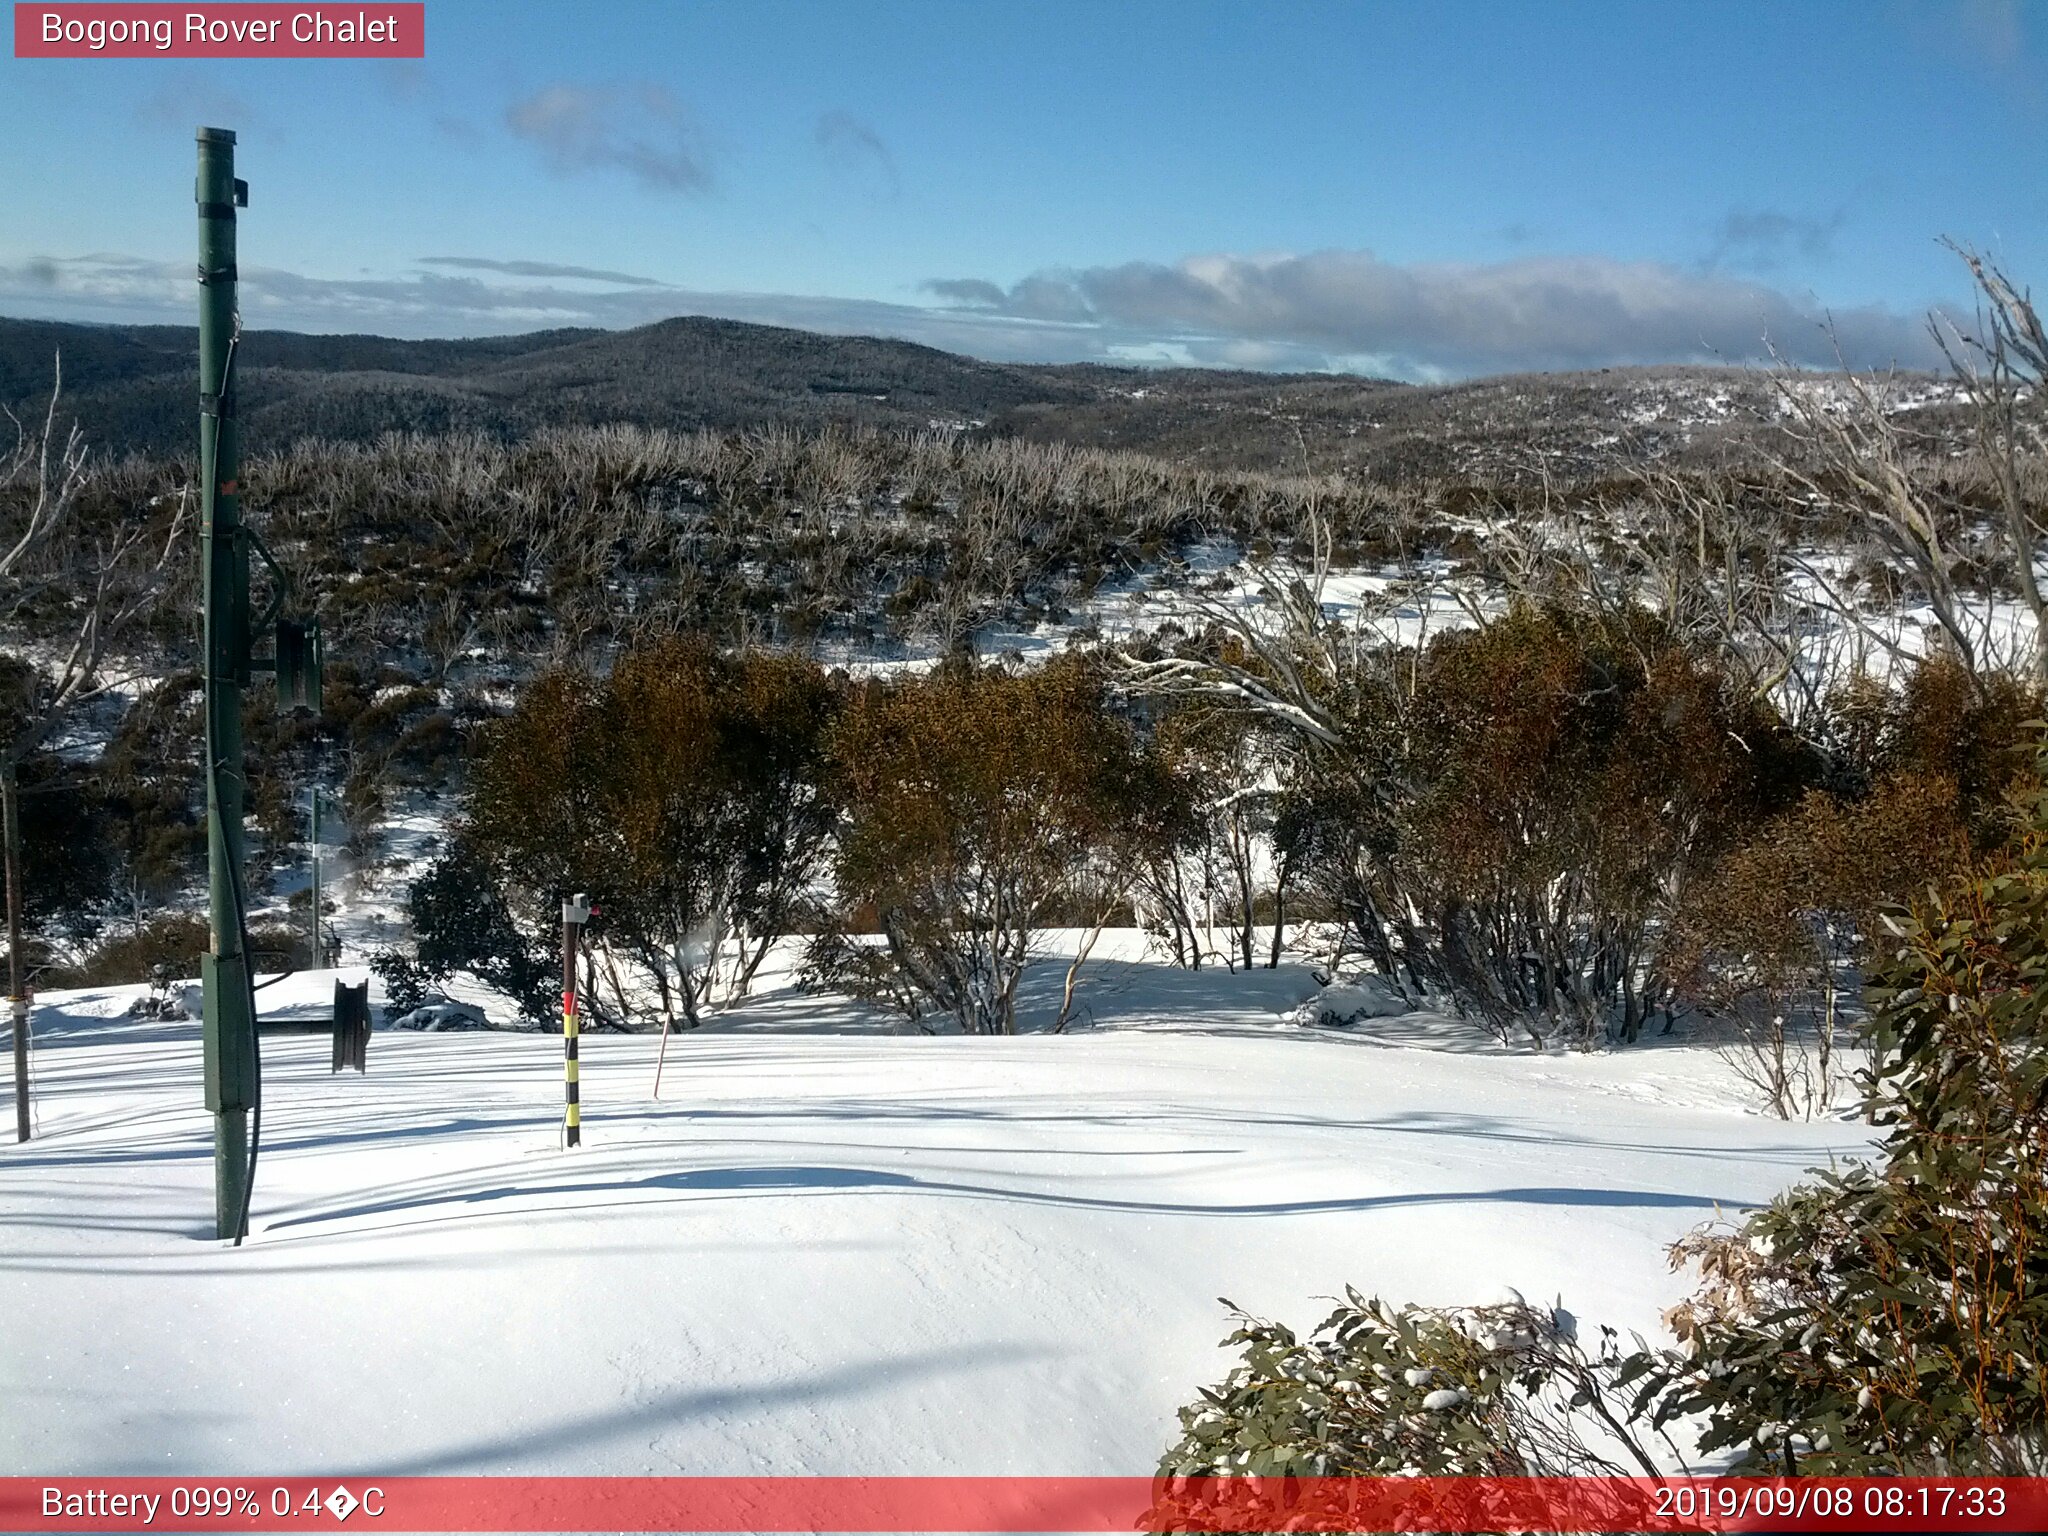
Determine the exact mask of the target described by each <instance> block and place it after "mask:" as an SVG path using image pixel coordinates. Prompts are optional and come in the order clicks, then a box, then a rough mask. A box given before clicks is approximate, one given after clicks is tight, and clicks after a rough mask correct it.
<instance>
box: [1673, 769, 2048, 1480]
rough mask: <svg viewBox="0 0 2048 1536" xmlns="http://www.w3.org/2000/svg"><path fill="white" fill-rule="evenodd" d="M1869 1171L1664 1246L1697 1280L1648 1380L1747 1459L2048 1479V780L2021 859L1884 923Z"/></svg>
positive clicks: (1834, 1468) (1815, 1468)
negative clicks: (1728, 1229) (1880, 1129)
mask: <svg viewBox="0 0 2048 1536" xmlns="http://www.w3.org/2000/svg"><path fill="white" fill-rule="evenodd" d="M1890 926H1891V928H1892V929H1893V941H1892V943H1891V944H1890V945H1889V946H1888V947H1887V949H1886V950H1885V952H1884V953H1882V954H1881V955H1880V956H1879V957H1878V958H1877V961H1876V964H1875V967H1874V971H1873V974H1872V978H1871V982H1872V994H1871V995H1872V999H1873V1003H1874V1007H1875V1021H1874V1035H1873V1039H1874V1046H1875V1052H1876V1058H1875V1067H1874V1070H1873V1074H1872V1076H1871V1079H1870V1081H1869V1083H1868V1092H1869V1094H1870V1096H1871V1100H1872V1107H1873V1109H1874V1111H1875V1117H1876V1119H1877V1122H1878V1123H1879V1124H1880V1125H1883V1126H1886V1127H1888V1128H1889V1131H1888V1134H1887V1136H1886V1139H1885V1142H1884V1145H1883V1150H1882V1153H1881V1155H1880V1156H1879V1157H1878V1158H1877V1159H1876V1160H1875V1161H1874V1162H1872V1163H1869V1164H1860V1165H1854V1166H1852V1167H1850V1168H1848V1169H1846V1170H1843V1171H1839V1172H1830V1173H1826V1174H1822V1175H1819V1176H1817V1178H1816V1179H1815V1180H1814V1181H1813V1182H1810V1183H1807V1184H1804V1185H1801V1186H1799V1187H1798V1188H1796V1189H1794V1190H1793V1191H1791V1192H1790V1193H1789V1194H1787V1195H1785V1196H1783V1197H1781V1198H1780V1199H1779V1200H1777V1201H1776V1202H1774V1203H1773V1204H1772V1205H1771V1206H1770V1207H1769V1208H1768V1209H1767V1210H1764V1211H1761V1212H1759V1213H1758V1214H1756V1215H1755V1216H1753V1217H1751V1218H1750V1219H1749V1220H1748V1221H1747V1222H1745V1223H1744V1224H1743V1226H1742V1228H1741V1229H1740V1230H1739V1231H1737V1232H1734V1233H1732V1234H1727V1235H1721V1236H1712V1235H1703V1236H1701V1237H1698V1238H1695V1239H1693V1240H1692V1241H1691V1242H1689V1243H1688V1244H1684V1245H1681V1247H1680V1249H1679V1250H1678V1252H1679V1254H1680V1255H1681V1256H1683V1257H1690V1258H1695V1259H1698V1260H1699V1261H1700V1262H1701V1264H1702V1266H1703V1268H1704V1270H1705V1272H1706V1278H1707V1281H1708V1284H1707V1286H1706V1288H1705V1289H1704V1290H1703V1291H1702V1293H1701V1295H1700V1296H1699V1297H1698V1298H1697V1299H1696V1300H1695V1301H1694V1302H1693V1303H1691V1304H1690V1305H1688V1306H1687V1307H1684V1308H1680V1309H1679V1310H1678V1312H1677V1313H1675V1314H1674V1317H1673V1321H1674V1323H1675V1325H1676V1326H1677V1327H1678V1330H1679V1331H1680V1333H1681V1336H1682V1337H1684V1338H1686V1339H1687V1341H1688V1346H1689V1353H1688V1354H1687V1355H1685V1356H1678V1357H1672V1358H1671V1359H1669V1360H1667V1361H1665V1362H1664V1363H1663V1364H1662V1365H1661V1366H1660V1368H1659V1369H1658V1371H1657V1372H1656V1373H1655V1374H1654V1375H1653V1377H1652V1378H1651V1381H1650V1384H1649V1385H1650V1390H1651V1391H1652V1392H1655V1391H1657V1390H1658V1389H1661V1392H1662V1395H1661V1397H1660V1398H1659V1404H1658V1409H1657V1411H1658V1413H1659V1414H1660V1415H1663V1416H1669V1415H1671V1414H1675V1413H1698V1414H1703V1415H1704V1416H1705V1419H1706V1423H1707V1435H1706V1439H1705V1440H1704V1442H1703V1445H1704V1448H1705V1449H1708V1450H1717V1449H1727V1450H1734V1451H1736V1452H1738V1453H1740V1456H1741V1458H1742V1464H1743V1465H1744V1466H1746V1467H1755V1468H1777V1467H1782V1466H1784V1465H1786V1464H1787V1463H1788V1462H1796V1463H1797V1465H1798V1467H1799V1469H1800V1470H1802V1471H1807V1472H1813V1473H1828V1474H1847V1473H1863V1472H1900V1473H1923V1474H1931V1473H1980V1474H1991V1473H1998V1474H2007V1475H2017V1474H2025V1475H2034V1476H2038V1475H2041V1474H2042V1473H2043V1472H2044V1471H2048V1370H2044V1362H2048V990H2044V984H2048V791H2037V792H2036V794H2035V796H2034V798H2033V801H2032V805H2031V811H2030V820H2029V830H2028V833H2027V835H2026V837H2025V838H2024V840H2023V843H2022V846H2021V848H2020V850H2019V852H2018V853H2017V855H2016V856H2014V857H2013V858H2011V859H2010V860H2008V861H2002V862H2000V863H1997V864H1994V865H1993V866H1991V867H1990V868H1988V869H1986V870H1985V871H1984V872H1982V873H1979V874H1977V875H1976V876H1974V877H1972V878H1968V879H1965V880H1961V881H1955V882H1951V883H1949V884H1948V885H1946V886H1945V887H1942V888H1940V889H1937V890H1935V891H1932V892H1930V893H1929V894H1928V895H1927V896H1926V897H1925V898H1924V899H1923V900H1922V901H1921V902H1920V903H1919V904H1918V905H1917V907H1916V908H1915V910H1914V912H1913V913H1912V915H1910V916H1906V915H1900V916H1896V917H1894V918H1893V919H1892V920H1891V923H1890Z"/></svg>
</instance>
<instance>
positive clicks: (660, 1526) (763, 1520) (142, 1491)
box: [0, 1474, 2048, 1533]
mask: <svg viewBox="0 0 2048 1536" xmlns="http://www.w3.org/2000/svg"><path fill="white" fill-rule="evenodd" d="M335 1529H340V1530H349V1531H355V1530H369V1531H391V1532H397V1531H593V1530H596V1531H717V1532H726V1531H772V1532H781V1531H859V1532H868V1531H971V1532H980V1531H1006V1532H1007V1531H1077V1532H1097V1531H1117V1532H1133V1531H1204V1532H1207V1531H1248V1532H1280V1531H1375V1530H1408V1531H1443V1532H1460V1533H1462V1532H1474V1531H1490V1530H1521V1531H1530V1532H1548V1531H1557V1532H1563V1531H1599V1532H1620V1531H1648V1532H1665V1531H1670V1532H1684V1531H1787V1532H1790V1531H1880V1532H1881V1531H1900V1532H1905V1531H2041V1530H2048V1479H2035V1478H1801V1477H1788V1478H1739V1477H1725V1478H1671V1479H1664V1480H1657V1479H1650V1478H1483V1477H1472V1478H1427V1477H1417V1478H1343V1477H1303V1478H1270V1477H1238V1478H1185V1479H1173V1480H1161V1479H1153V1478H1137V1477H1131V1478H1117V1477H378V1476H375V1475H373V1474H365V1475H362V1476H352V1477H345V1478H295V1477H234V1478H219V1479H211V1480H205V1479H199V1478H164V1477H150V1478H141V1477H112V1478H91V1477H53V1478H31V1477H8V1478H0V1532H17V1531H36V1532H47V1531H115V1532H129V1531H137V1532H143V1531H314V1530H335Z"/></svg>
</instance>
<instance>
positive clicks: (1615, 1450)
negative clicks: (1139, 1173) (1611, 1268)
mask: <svg viewBox="0 0 2048 1536" xmlns="http://www.w3.org/2000/svg"><path fill="white" fill-rule="evenodd" d="M1226 1305H1228V1303H1226ZM1233 1311H1234V1312H1235V1311H1236V1309H1234V1308H1233ZM1236 1316H1237V1319H1238V1325H1239V1326H1238V1328H1237V1331H1236V1332H1235V1333H1233V1334H1231V1336H1230V1337H1229V1338H1227V1339H1225V1340H1224V1341H1223V1342H1224V1346H1225V1347H1226V1348H1233V1347H1234V1348H1237V1349H1239V1350H1241V1351H1242V1358H1241V1359H1240V1360H1239V1362H1238V1363H1237V1364H1236V1365H1234V1366H1232V1368H1231V1370H1230V1372H1229V1374H1228V1375H1227V1376H1225V1378H1224V1379H1223V1381H1222V1382H1221V1383H1219V1384H1218V1385H1217V1386H1215V1387H1213V1388H1205V1389H1204V1390H1203V1392H1202V1395H1201V1400H1200V1401H1199V1402H1197V1403H1194V1404H1192V1405H1191V1406H1189V1407H1186V1408H1183V1409H1181V1410H1180V1424H1181V1437H1180V1439H1179V1441H1178V1442H1177V1443H1176V1444H1175V1445H1174V1446H1173V1447H1172V1449H1170V1450H1169V1451H1167V1453H1166V1454H1165V1456H1163V1457H1162V1458H1161V1460H1160V1463H1159V1471H1160V1474H1161V1475H1162V1476H1166V1477H1175V1476H1194V1477H1201V1476H1219V1477H1227V1476H1260V1475H1264V1476H1272V1477H1289V1476H1291V1477H1335V1476H1346V1477H1388V1476H1411V1475H1423V1476H1436V1477H1520V1476H1532V1475H1533V1476H1567V1475H1582V1474H1607V1475H1617V1474H1625V1475H1638V1474H1642V1473H1645V1472H1651V1471H1654V1470H1655V1469H1654V1466H1653V1464H1652V1462H1651V1460H1650V1458H1649V1457H1648V1455H1647V1453H1646V1451H1645V1449H1644V1447H1643V1446H1642V1444H1640V1443H1639V1442H1638V1440H1637V1439H1636V1438H1635V1436H1634V1435H1632V1434H1631V1433H1630V1431H1629V1430H1628V1428H1627V1426H1626V1425H1625V1424H1624V1423H1623V1421H1622V1420H1621V1418H1620V1416H1619V1413H1618V1411H1617V1396H1616V1394H1617V1386H1618V1383H1619V1377H1620V1373H1621V1370H1622V1368H1623V1356H1622V1354H1621V1352H1620V1350H1619V1349H1618V1347H1617V1345H1616V1342H1615V1340H1614V1337H1613V1335H1612V1334H1610V1333H1608V1332H1605V1331H1603V1332H1602V1334H1601V1336H1600V1338H1599V1339H1598V1340H1597V1341H1596V1342H1594V1343H1593V1344H1592V1345H1591V1346H1590V1347H1586V1346H1583V1345H1582V1344H1581V1343H1580V1341H1579V1339H1578V1336H1577V1324H1576V1323H1575V1322H1574V1320H1573V1319H1572V1318H1571V1316H1570V1314H1568V1313H1566V1312H1563V1311H1561V1310H1555V1309H1549V1308H1540V1307H1531V1306H1529V1305H1527V1304H1526V1303H1524V1302H1522V1301H1520V1300H1519V1299H1511V1300H1508V1301H1504V1302H1501V1303H1498V1304H1495V1305H1492V1306H1481V1307H1459V1308H1431V1307H1412V1306H1410V1307H1396V1306H1390V1305H1388V1304H1387V1303H1385V1302H1382V1301H1380V1300H1377V1299H1373V1300H1367V1299H1366V1298H1364V1297H1362V1296H1360V1295H1359V1294H1358V1293H1357V1292H1356V1291H1350V1290H1347V1291H1346V1292H1345V1301H1344V1304H1343V1305H1341V1306H1339V1307H1338V1308H1337V1310H1336V1311H1334V1312H1332V1313H1331V1314H1330V1316H1329V1317H1328V1318H1327V1319H1325V1320H1324V1322H1323V1323H1322V1325H1321V1326H1320V1327H1318V1328H1317V1329H1316V1330H1315V1332H1314V1333H1312V1334H1310V1335H1309V1336H1308V1337H1307V1338H1305V1339H1303V1338H1297V1337H1296V1336H1295V1334H1294V1333H1293V1332H1292V1331H1291V1330H1289V1329H1287V1328H1285V1327H1283V1326H1281V1325H1280V1324H1278V1323H1270V1322H1264V1321H1261V1320H1259V1319H1257V1318H1253V1317H1250V1316H1247V1315H1246V1314H1244V1313H1243V1312H1236ZM1575 1414H1582V1415H1583V1417H1575ZM1595 1424H1597V1425H1598V1430H1596V1431H1595V1433H1596V1434H1597V1433H1598V1432H1599V1431H1600V1430H1604V1431H1606V1432H1607V1433H1608V1434H1609V1435H1611V1436H1612V1437H1613V1438H1612V1439H1611V1440H1606V1441H1604V1442H1603V1443H1601V1444H1598V1445H1596V1444H1595V1443H1593V1442H1591V1441H1589V1439H1588V1436H1587V1434H1586V1431H1587V1430H1588V1429H1591V1428H1593V1427H1594V1425H1595ZM1615 1455H1619V1456H1623V1457H1626V1458H1627V1460H1626V1462H1625V1463H1623V1464H1616V1463H1615V1462H1613V1461H1610V1460H1609V1459H1608V1458H1609V1457H1610V1456H1615Z"/></svg>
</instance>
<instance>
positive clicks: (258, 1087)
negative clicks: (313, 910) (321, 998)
mask: <svg viewBox="0 0 2048 1536" xmlns="http://www.w3.org/2000/svg"><path fill="white" fill-rule="evenodd" d="M241 339H242V317H241V315H240V314H239V313H237V314H236V315H235V318H234V330H233V331H232V332H231V333H230V334H229V336H228V350H227V356H226V357H224V358H223V359H222V360H221V368H220V390H219V392H218V393H217V394H216V395H215V397H214V398H215V401H216V406H215V411H214V416H213V469H214V484H213V485H212V486H211V487H209V489H210V490H211V492H212V494H213V495H214V496H216V497H218V496H219V495H220V423H221V415H220V413H221V410H223V409H231V407H228V406H226V404H225V402H226V401H228V400H229V399H230V398H231V397H230V396H229V394H228V390H229V388H230V386H231V385H232V384H233V382H234V377H235V348H236V346H237V344H238V343H239V342H240V341H241ZM236 532H237V536H239V535H240V528H239V525H238V526H237V530H236ZM209 664H210V662H209ZM239 707H240V704H239V701H237V708H239ZM206 756H207V772H208V774H209V775H210V776H211V778H212V781H213V782H212V789H213V803H214V808H215V810H214V814H215V815H218V814H219V813H220V812H219V807H220V804H221V792H220V787H221V786H220V780H221V763H220V758H219V757H218V756H217V755H216V754H215V753H214V751H213V746H212V743H211V742H209V743H208V744H207V753H206ZM221 844H222V851H223V852H224V853H226V854H228V855H229V857H228V858H225V859H223V860H222V861H221V862H222V863H224V864H226V865H227V867H228V893H229V895H230V896H231V897H232V898H233V900H234V908H235V941H236V943H238V944H239V945H240V946H241V959H242V982H243V985H244V987H245V988H246V990H247V996H248V1001H249V1064H250V1066H251V1068H252V1069H253V1070H252V1072H251V1074H250V1081H249V1159H248V1161H247V1162H246V1163H244V1164H243V1165H242V1209H241V1211H240V1213H239V1214H238V1216H237V1218H236V1221H235V1243H234V1245H235V1247H237V1248H239V1247H241V1246H242V1239H243V1238H245V1237H247V1236H248V1235H249V1200H250V1196H251V1195H253V1194H254V1193H255V1190H256V1157H257V1154H258V1152H260V1151H261V1150H262V1146H263V1048H262V1046H261V1045H260V1044H259V1043H258V1032H257V1029H256V974H255V972H254V970H253V969H251V966H250V961H249V901H248V895H247V893H246V892H245V891H244V890H243V888H242V866H241V863H240V861H239V860H237V859H235V858H234V857H233V856H232V855H233V854H234V851H235V849H234V840H233V839H232V838H231V837H229V835H228V828H227V827H226V826H225V825H223V826H222V827H221Z"/></svg>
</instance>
